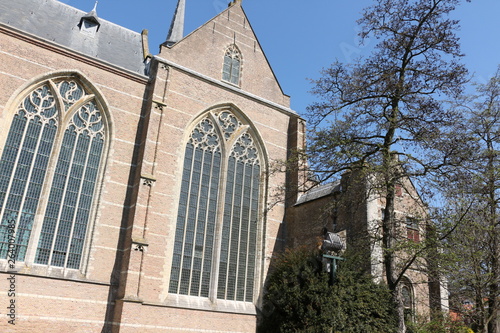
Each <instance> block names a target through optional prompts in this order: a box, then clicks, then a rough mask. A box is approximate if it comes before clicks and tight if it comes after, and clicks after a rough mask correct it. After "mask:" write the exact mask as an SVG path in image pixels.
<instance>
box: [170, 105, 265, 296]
mask: <svg viewBox="0 0 500 333" xmlns="http://www.w3.org/2000/svg"><path fill="white" fill-rule="evenodd" d="M208 142H211V143H212V144H211V145H207V144H205V143H208ZM228 145H229V146H228ZM260 163H261V162H260V157H259V153H258V149H257V146H256V143H255V140H254V138H253V137H252V135H251V133H250V132H249V127H248V126H244V125H243V124H242V122H241V121H240V120H238V118H237V117H236V116H235V115H234V114H233V113H231V112H229V111H223V112H220V113H217V112H214V113H209V114H208V115H207V116H206V117H205V118H203V119H202V120H201V121H200V122H199V123H198V124H197V126H196V127H195V128H194V130H193V131H192V132H191V135H190V137H189V140H188V142H187V144H186V153H185V159H184V167H183V176H182V186H181V195H180V201H179V209H178V217H177V228H176V235H175V243H174V254H173V260H172V270H171V277H170V287H169V292H170V293H174V294H181V295H189V296H198V297H211V298H214V299H215V298H217V299H223V300H232V301H243V302H252V301H253V299H254V295H253V294H254V293H253V291H254V277H255V271H256V266H257V237H258V236H257V234H258V224H259V207H260V200H259V198H260V185H261V165H260ZM217 239H220V242H217V241H216V240H217ZM216 272H217V273H216Z"/></svg>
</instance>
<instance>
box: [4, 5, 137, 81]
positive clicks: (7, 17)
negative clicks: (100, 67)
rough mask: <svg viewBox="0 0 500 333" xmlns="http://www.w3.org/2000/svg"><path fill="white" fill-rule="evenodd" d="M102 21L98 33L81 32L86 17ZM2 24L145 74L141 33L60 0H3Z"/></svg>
mask: <svg viewBox="0 0 500 333" xmlns="http://www.w3.org/2000/svg"><path fill="white" fill-rule="evenodd" d="M89 15H92V17H94V18H96V19H97V20H98V22H99V24H100V26H99V29H98V31H97V33H96V34H95V36H88V35H86V34H83V33H81V32H80V27H79V25H80V21H81V19H82V18H83V17H86V16H87V17H88V16H89ZM0 24H4V25H7V26H11V27H13V28H16V29H18V30H21V31H24V32H27V33H29V34H32V35H35V36H37V37H39V38H42V39H45V40H48V41H50V42H54V43H56V44H59V45H62V46H64V47H66V48H69V49H71V50H74V51H76V52H79V53H83V54H85V55H88V56H91V57H93V58H97V59H100V60H104V61H106V62H108V63H111V64H113V65H116V66H119V67H122V68H125V69H127V70H130V71H133V72H136V73H139V74H142V75H144V73H145V64H144V57H143V47H142V38H141V34H140V33H137V32H134V31H131V30H128V29H126V28H124V27H121V26H119V25H116V24H114V23H111V22H109V21H106V20H103V19H101V18H98V17H97V16H96V13H95V12H90V13H87V12H84V11H81V10H79V9H76V8H74V7H71V6H69V5H66V4H64V3H61V2H59V1H56V0H0Z"/></svg>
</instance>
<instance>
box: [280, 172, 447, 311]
mask: <svg viewBox="0 0 500 333" xmlns="http://www.w3.org/2000/svg"><path fill="white" fill-rule="evenodd" d="M395 191H396V193H395V197H396V202H395V218H396V220H397V221H398V233H397V235H398V238H399V240H400V241H401V243H402V244H406V245H404V246H403V248H405V249H408V252H402V253H400V254H399V255H398V258H399V263H400V265H401V269H402V267H403V266H404V265H405V264H406V263H408V259H409V258H410V256H412V254H413V253H411V252H412V251H414V250H413V249H415V250H416V249H417V248H418V246H413V245H418V243H420V242H421V241H422V240H423V239H424V238H425V233H426V226H427V221H426V220H427V211H426V207H425V205H424V203H423V202H422V200H421V199H420V197H419V194H418V192H417V190H416V189H415V187H414V185H413V184H412V182H411V180H410V179H407V178H406V179H403V181H401V183H399V184H397V185H396V189H395ZM384 208H385V195H384V194H383V192H382V191H381V190H380V189H379V186H378V184H377V177H376V176H375V175H373V174H367V175H359V173H355V172H352V173H346V174H344V175H343V176H342V178H341V179H340V180H337V181H335V182H332V183H328V184H324V185H318V186H315V187H313V188H312V189H311V190H309V191H308V192H306V193H305V194H303V195H302V196H300V197H299V198H298V199H297V202H296V204H295V205H294V207H293V208H291V209H290V216H289V218H291V219H293V220H294V221H295V223H294V224H293V225H289V227H288V229H287V244H289V246H291V247H297V246H304V245H305V246H311V247H313V246H318V244H320V241H321V239H322V237H323V230H324V228H326V229H327V230H328V231H332V232H336V233H338V232H343V233H345V237H346V239H345V241H346V246H347V248H348V249H350V250H355V251H356V252H358V254H359V255H360V257H361V258H366V261H365V262H364V264H365V266H364V267H363V268H364V269H365V270H366V271H367V272H369V273H370V274H372V276H373V278H374V280H375V281H376V282H382V281H383V280H384V276H385V271H384V263H383V249H382V234H381V225H382V219H383V216H384ZM428 268H429V267H428V263H427V261H426V260H425V258H421V257H417V259H416V260H415V261H414V262H413V264H412V265H411V266H410V268H409V269H408V270H406V272H405V273H404V277H403V279H402V282H401V284H400V285H401V288H402V293H403V298H404V300H405V307H406V308H407V312H408V314H409V315H411V316H415V315H417V314H418V315H427V314H428V313H429V309H430V308H431V305H430V299H431V297H430V296H431V294H432V293H437V296H436V297H437V298H438V299H439V302H438V303H441V302H442V297H441V294H440V292H441V290H440V289H441V288H439V287H438V288H437V290H434V288H433V286H434V284H433V283H431V280H432V279H429V276H428V273H427V272H428V271H429V269H428ZM438 285H439V283H438ZM433 299H434V298H433Z"/></svg>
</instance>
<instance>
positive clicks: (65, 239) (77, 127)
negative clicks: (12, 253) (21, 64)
mask: <svg viewBox="0 0 500 333" xmlns="http://www.w3.org/2000/svg"><path fill="white" fill-rule="evenodd" d="M58 101H61V103H58ZM58 131H63V133H62V135H61V136H60V137H61V140H60V141H59V140H57V139H56V138H57V137H58V135H57V133H58ZM104 143H105V124H104V122H103V119H102V115H101V111H100V110H99V109H98V107H97V104H96V102H95V99H94V98H93V97H92V96H89V94H88V93H87V92H86V91H85V90H84V89H83V87H82V85H81V84H79V83H78V82H77V81H76V80H74V79H62V80H61V79H60V80H58V81H57V80H54V81H52V80H49V81H47V82H45V83H43V84H41V85H39V86H38V87H37V88H35V89H33V90H32V91H31V92H30V93H28V94H27V95H26V97H25V98H24V99H23V101H22V102H21V103H20V105H19V107H18V110H17V112H16V113H15V115H14V117H13V120H12V123H11V126H10V130H9V132H8V136H7V140H6V142H5V145H4V150H3V153H2V157H1V159H0V221H1V223H0V258H6V257H7V249H8V245H9V241H10V243H12V237H15V241H14V245H15V247H16V250H17V257H16V259H17V260H18V261H24V260H25V258H26V256H27V249H28V244H29V243H30V242H34V241H35V239H38V238H39V243H38V247H37V250H36V256H35V263H38V264H48V265H51V266H58V267H67V268H75V269H78V268H80V263H81V257H82V253H83V246H84V243H85V238H86V234H87V229H88V224H89V219H90V211H91V208H92V203H93V201H94V192H95V185H96V182H97V178H98V173H99V172H98V171H99V168H100V165H101V164H102V155H103V149H104ZM56 154H57V155H58V156H55V155H56ZM51 160H54V162H52V163H53V164H55V166H56V167H55V171H54V173H53V174H51V172H50V171H49V169H48V166H49V165H50V164H51V162H50V161H51ZM48 179H52V182H51V184H48V182H47V180H48ZM42 193H49V195H48V200H45V201H44V200H42ZM41 206H44V207H41ZM43 211H45V217H44V218H41V216H40V218H37V216H39V215H40V214H41V212H43ZM38 220H39V221H40V222H41V223H42V226H41V228H38V229H41V233H40V234H39V235H32V230H34V224H35V221H38ZM7 226H9V228H8V227H7ZM12 226H14V228H13V229H14V233H12ZM8 229H11V230H8ZM9 238H10V239H9Z"/></svg>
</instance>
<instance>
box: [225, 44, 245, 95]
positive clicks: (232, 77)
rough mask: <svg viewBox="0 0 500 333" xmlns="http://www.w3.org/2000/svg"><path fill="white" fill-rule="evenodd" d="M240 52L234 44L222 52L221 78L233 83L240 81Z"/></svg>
mask: <svg viewBox="0 0 500 333" xmlns="http://www.w3.org/2000/svg"><path fill="white" fill-rule="evenodd" d="M240 73H241V53H240V51H239V50H238V48H237V47H236V45H234V44H233V45H231V46H229V47H228V48H227V49H226V52H225V54H224V66H223V69H222V79H223V80H224V81H227V82H230V83H232V84H235V85H239V83H240Z"/></svg>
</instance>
